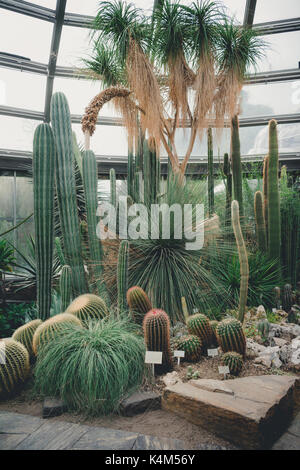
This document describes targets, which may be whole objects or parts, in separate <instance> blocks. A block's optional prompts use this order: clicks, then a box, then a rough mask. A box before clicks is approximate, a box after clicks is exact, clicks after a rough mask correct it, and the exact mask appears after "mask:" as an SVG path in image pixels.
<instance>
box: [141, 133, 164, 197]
mask: <svg viewBox="0 0 300 470" xmlns="http://www.w3.org/2000/svg"><path fill="white" fill-rule="evenodd" d="M143 163H144V165H143V168H144V203H145V204H146V205H147V206H150V205H151V204H156V202H157V196H158V193H159V180H160V175H159V174H157V173H158V172H159V166H160V165H159V164H158V161H157V155H156V152H155V151H153V150H151V145H150V143H148V141H147V140H146V139H145V140H144V152H143Z"/></svg>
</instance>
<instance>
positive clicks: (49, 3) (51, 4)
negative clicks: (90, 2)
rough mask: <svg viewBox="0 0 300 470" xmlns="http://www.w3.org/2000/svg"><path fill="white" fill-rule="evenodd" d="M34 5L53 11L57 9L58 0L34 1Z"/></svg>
mask: <svg viewBox="0 0 300 470" xmlns="http://www.w3.org/2000/svg"><path fill="white" fill-rule="evenodd" d="M72 1H74V0H72ZM32 3H35V4H36V5H40V6H41V7H45V8H50V9H51V10H55V9H56V0H33V1H32Z"/></svg>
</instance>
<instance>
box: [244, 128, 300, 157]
mask: <svg viewBox="0 0 300 470" xmlns="http://www.w3.org/2000/svg"><path fill="white" fill-rule="evenodd" d="M240 138H241V152H242V154H243V155H261V156H264V155H266V153H267V152H268V145H269V139H268V126H257V127H242V128H241V129H240ZM278 144H279V152H280V153H288V152H299V148H300V124H280V125H278Z"/></svg>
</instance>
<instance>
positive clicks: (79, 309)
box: [66, 294, 108, 323]
mask: <svg viewBox="0 0 300 470" xmlns="http://www.w3.org/2000/svg"><path fill="white" fill-rule="evenodd" d="M66 313H71V314H72V315H75V317H77V318H78V319H79V320H80V321H82V322H83V323H86V322H88V321H89V320H101V318H104V317H106V316H107V315H108V309H107V306H106V303H105V302H104V300H103V299H101V297H98V296H97V295H94V294H83V295H80V296H79V297H77V298H76V299H74V300H73V302H72V303H71V304H70V305H69V306H68V308H67V310H66Z"/></svg>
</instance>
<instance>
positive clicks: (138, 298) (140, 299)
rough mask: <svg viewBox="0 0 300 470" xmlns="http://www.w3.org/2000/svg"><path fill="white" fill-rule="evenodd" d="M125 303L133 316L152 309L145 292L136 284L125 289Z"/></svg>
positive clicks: (139, 315)
mask: <svg viewBox="0 0 300 470" xmlns="http://www.w3.org/2000/svg"><path fill="white" fill-rule="evenodd" d="M126 298H127V303H128V305H129V308H130V310H131V311H132V313H133V316H134V317H136V316H138V317H141V316H144V315H145V314H146V313H147V312H149V310H151V309H152V304H151V302H150V299H149V297H148V295H147V294H146V292H145V291H144V290H143V289H142V288H141V287H138V286H133V287H130V289H128V291H127V296H126Z"/></svg>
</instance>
